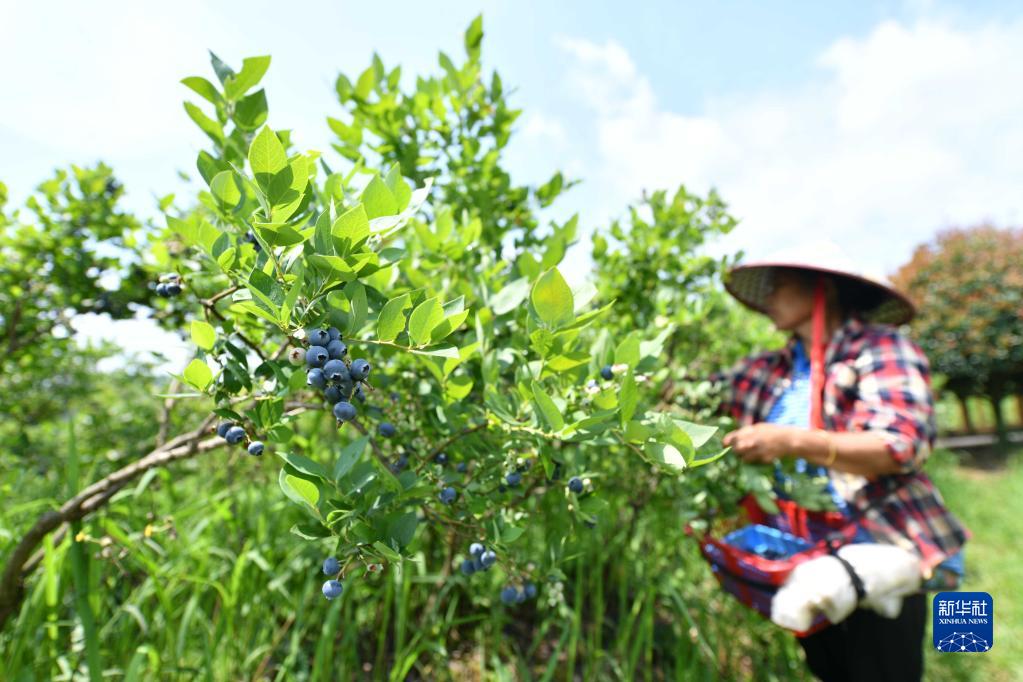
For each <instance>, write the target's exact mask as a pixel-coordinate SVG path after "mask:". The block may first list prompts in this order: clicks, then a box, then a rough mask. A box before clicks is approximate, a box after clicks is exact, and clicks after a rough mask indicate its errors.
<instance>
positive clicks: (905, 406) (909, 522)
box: [711, 317, 971, 577]
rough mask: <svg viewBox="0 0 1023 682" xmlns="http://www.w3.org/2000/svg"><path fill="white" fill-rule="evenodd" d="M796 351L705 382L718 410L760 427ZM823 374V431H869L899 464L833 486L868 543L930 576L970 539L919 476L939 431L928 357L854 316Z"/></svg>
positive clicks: (836, 480) (842, 477)
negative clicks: (718, 391)
mask: <svg viewBox="0 0 1023 682" xmlns="http://www.w3.org/2000/svg"><path fill="white" fill-rule="evenodd" d="M795 343H796V336H795V335H793V336H792V337H791V338H790V339H789V341H788V343H787V344H786V345H785V346H784V347H783V348H780V349H778V350H773V351H767V352H763V353H759V354H757V355H753V356H750V357H747V358H745V359H743V360H741V361H740V362H739V363H738V364H736V365H735V366H734V367H733V368H731V369H730V370H726V371H723V372H718V373H716V374H714V375H712V377H711V380H712V381H721V382H725V384H726V386H730V387H731V389H732V390H731V391H730V392H726V396H725V401H724V402H723V404H722V407H721V409H722V411H726V412H727V413H728V414H731V416H733V417H734V418H735V419H736V420H737V421H738V423H739V424H740V425H742V426H744V425H747V424H753V423H756V422H762V421H766V419H767V415H768V414H769V413H770V411H771V407H772V406H773V405H774V403H775V401H776V400H777V399H778V397H779V396H780V395H781V394H782V393H783V392H784V391H785V389H786V387H787V386H788V384H789V382H790V379H789V376H790V373H791V371H792V353H793V346H794V345H795ZM824 366H825V367H826V371H825V381H824V402H823V410H822V411H823V418H824V426H825V428H826V429H827V430H828V431H870V432H872V433H876V434H878V435H880V436H882V437H883V438H884V439H885V440H886V441H887V446H888V450H889V452H890V453H891V456H892V457H893V458H894V460H895V461H896V462H898V464H899V465H900V471H899V473H896V474H892V475H883V476H877V477H875V478H873V479H867V478H864V477H862V476H856V475H852V474H848V473H845V472H840V471H835V470H831V471H830V472H829V473H830V476H831V478H832V482H833V484H834V485H835V487H836V488H837V489H838V491H839V492H840V493H841V494H842V495H843V497H845V498H846V499H848V500H849V502H850V503H851V504H852V506H853V507H854V508H856V509H857V510H859V511H860V512H862V513H863V516H862V517H861V519H860V525H861V526H863V528H864V529H865V530H867V531H868V532H869V533H870V534H871V535H872V536H873V537H874V539H875V540H877V541H878V542H886V543H889V544H894V545H899V546H901V547H904V548H906V549H909V550H913V551H916V553H917V554H918V555H919V556H920V557H921V562H922V566H923V572H924V575H925V577H929V576H930V574H931V571H932V570H933V569H934V567H935V566H937V565H938V564H939V563H941V562H942V561H943V560H944V559H946V558H947V557H949V556H950V555H952V554H955V553H956V552H957V551H958V550H959V549H960V548H961V547H962V546H963V544H964V543H965V542H966V540H968V539H969V538H970V537H971V533H970V531H969V530H967V529H966V528H965V527H964V526H963V525H962V524H961V523H960V522H959V520H958V519H956V518H955V517H954V516H953V515H952V514H951V513H950V512H949V511H948V510H947V509H946V508H945V504H944V502H943V500H942V498H941V494H940V493H939V492H938V490H937V489H936V488H935V487H934V484H933V483H932V482H931V480H930V479H929V478H928V477H927V475H926V474H925V473H923V471H922V470H921V467H922V465H923V463H924V461H925V460H926V459H927V456H928V455H929V454H930V452H931V449H932V448H933V446H934V438H935V435H936V431H937V429H936V427H935V421H934V401H933V397H932V393H931V379H930V365H929V363H928V361H927V357H926V356H925V355H924V353H923V351H922V350H921V349H920V347H919V346H917V345H916V344H915V343H914V342H913V341H911V340H910V339H909V338H907V337H906V336H905V335H903V334H901V333H900V332H899V331H898V330H897V329H896V328H895V327H892V326H890V325H881V324H873V323H868V322H864V321H863V320H862V319H860V318H858V317H851V318H849V319H847V320H846V321H845V322H844V323H843V324H842V326H841V327H839V328H838V329H837V330H836V331H835V333H834V335H833V336H832V337H831V339H830V341H829V343H828V346H827V349H826V350H825V357H824Z"/></svg>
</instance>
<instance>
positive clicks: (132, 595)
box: [0, 452, 1023, 681]
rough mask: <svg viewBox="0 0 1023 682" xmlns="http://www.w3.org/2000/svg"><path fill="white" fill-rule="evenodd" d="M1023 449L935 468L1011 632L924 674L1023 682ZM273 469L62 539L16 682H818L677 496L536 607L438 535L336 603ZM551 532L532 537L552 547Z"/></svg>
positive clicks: (246, 467)
mask: <svg viewBox="0 0 1023 682" xmlns="http://www.w3.org/2000/svg"><path fill="white" fill-rule="evenodd" d="M1021 459H1023V458H1021V457H1020V456H1017V457H1015V458H1013V459H1012V461H1011V464H1010V466H1009V467H1008V468H1007V469H1006V470H1005V471H1003V472H997V473H978V472H974V471H972V470H967V469H963V468H961V467H958V466H957V464H956V462H955V460H954V458H953V456H952V455H951V454H950V453H946V452H941V453H936V454H935V457H934V461H933V462H932V465H931V466H930V470H931V472H932V474H933V477H934V479H935V480H936V482H937V483H938V485H939V487H940V488H941V490H942V492H943V493H944V495H945V498H946V500H947V502H948V504H949V505H950V506H951V507H952V509H953V510H955V511H956V512H957V513H958V514H959V515H960V516H961V518H963V520H964V521H965V522H966V524H967V525H968V526H969V527H970V528H971V529H972V530H973V532H974V534H975V537H974V539H973V541H972V542H971V543H970V545H969V550H968V551H969V554H968V569H969V571H970V575H969V578H968V580H967V582H966V584H965V585H964V586H963V589H970V590H972V589H976V590H984V591H987V592H990V593H991V594H992V595H994V597H995V604H996V614H997V615H996V618H997V625H996V635H995V638H996V643H995V647H994V649H993V650H992V651H991V652H990V653H989V654H984V655H973V656H969V657H967V656H956V655H950V654H937V653H929V654H928V658H927V665H928V679H932V680H959V679H963V680H988V679H995V680H999V679H1004V680H1008V679H1015V678H1017V677H1019V676H1021V675H1023V668H1021V667H1020V666H1021V664H1020V663H1019V662H1020V661H1023V647H1021V645H1020V644H1019V643H1018V637H1017V635H1020V634H1023V618H1021V616H1020V613H1019V611H1018V608H1017V607H1016V605H1015V604H1014V603H1013V602H1014V599H1015V597H1014V595H1015V589H1016V586H1017V585H1019V584H1020V580H1021V578H1023V570H1021V566H1020V564H1019V561H1018V555H1017V553H1015V552H1014V551H1013V548H1014V546H1015V545H1014V541H1015V535H1014V531H1015V529H1016V528H1018V527H1019V523H1018V518H1019V517H1020V513H1021V512H1023V462H1021ZM189 471H191V472H192V473H191V474H189V473H188V472H189ZM6 475H7V476H12V475H13V474H12V473H10V471H9V470H8V473H7V474H6ZM274 478H275V468H274V464H273V462H271V461H269V460H268V459H267V460H265V461H261V462H260V463H258V464H253V462H252V460H251V459H250V458H245V457H243V456H241V455H230V456H229V455H227V454H224V453H218V454H215V455H213V456H212V457H211V458H210V459H208V460H206V461H203V462H191V463H188V464H185V465H182V466H179V467H177V468H176V469H175V470H174V472H161V473H160V474H158V475H157V476H155V477H154V478H152V479H151V480H150V481H149V482H148V485H147V486H138V487H136V488H132V489H130V490H126V491H123V492H122V493H121V494H120V495H119V496H118V497H117V498H115V501H114V503H113V504H112V505H111V507H110V508H109V509H108V510H107V511H106V512H104V513H103V514H102V515H100V516H98V517H96V518H93V519H91V520H89V521H87V522H86V523H84V524H83V528H82V530H83V533H84V535H85V538H84V540H83V542H82V543H81V546H82V547H83V548H84V549H85V554H86V555H87V561H85V562H77V563H76V562H73V561H72V555H71V548H72V544H71V541H70V539H68V540H65V541H64V542H63V543H61V544H60V545H59V546H57V547H52V548H50V549H49V551H48V553H47V556H46V560H45V561H44V563H43V565H42V567H41V568H40V570H39V571H38V572H37V574H36V575H35V576H34V578H33V580H32V581H31V582H30V583H29V586H28V598H27V600H26V603H25V606H24V608H23V609H22V611H21V613H20V614H19V616H18V617H17V619H15V620H14V621H12V622H10V623H8V626H7V628H6V629H5V630H4V632H3V633H0V652H2V654H0V655H2V657H3V661H2V664H3V665H2V669H3V670H4V671H5V675H4V677H3V679H5V680H8V679H9V680H35V679H54V680H68V679H87V677H88V675H87V669H88V666H87V661H88V660H89V658H90V657H91V658H92V659H93V660H96V654H95V653H93V654H92V656H90V655H89V646H88V645H89V644H90V643H91V642H95V641H98V642H99V643H100V651H99V653H98V659H99V660H100V661H101V662H102V665H103V667H104V677H105V678H106V679H128V680H151V679H159V680H193V679H199V680H218V681H219V680H234V679H260V680H334V679H338V680H347V679H391V680H404V679H440V680H444V679H457V680H465V679H470V680H471V679H487V680H563V679H573V678H574V679H586V680H589V679H610V680H616V679H618V680H626V679H628V680H631V679H636V680H662V679H663V680H718V679H728V680H733V679H734V680H744V679H754V680H801V679H809V675H808V674H807V673H806V671H805V670H804V665H803V662H802V654H801V652H800V651H799V647H798V645H797V644H796V643H795V641H794V639H793V638H792V637H791V636H789V635H787V634H786V633H784V632H782V631H780V630H779V629H778V628H776V627H774V626H773V625H771V624H770V623H768V622H766V621H764V620H763V619H761V618H760V617H759V616H757V615H755V614H753V613H751V612H750V611H749V610H748V609H746V608H745V607H743V606H741V605H740V604H738V603H737V602H735V601H734V600H733V599H732V598H731V597H730V596H728V595H726V594H723V593H722V592H721V591H720V590H719V589H718V587H717V584H716V583H715V581H714V580H713V578H712V577H711V575H710V572H709V570H708V569H707V567H706V565H705V564H704V563H703V562H702V560H701V559H700V558H699V556H698V554H697V551H696V547H695V545H694V543H693V542H692V541H691V540H689V539H688V538H686V537H685V536H684V535H683V534H682V532H681V528H679V525H678V523H677V518H678V516H677V514H678V504H681V503H677V502H672V501H670V500H664V499H661V500H660V501H658V502H657V503H656V504H650V505H648V506H647V507H644V508H642V510H641V513H639V514H638V515H636V516H634V517H630V516H629V515H628V513H627V512H623V514H624V516H623V518H624V519H625V522H624V523H621V524H620V525H618V526H615V527H612V528H601V529H598V530H595V531H585V530H580V531H579V534H577V536H576V537H574V539H573V541H572V544H571V545H570V546H569V547H567V548H566V555H568V556H570V557H572V558H571V559H570V560H569V561H568V563H567V565H566V567H565V574H566V575H565V580H564V581H563V583H562V584H561V592H560V597H559V590H558V588H557V587H556V586H555V585H554V584H544V585H541V590H540V597H539V601H538V602H537V603H535V604H534V603H527V604H525V605H523V606H521V607H518V608H517V609H516V610H514V611H509V610H508V609H505V608H504V607H502V606H501V605H500V604H499V602H498V600H497V599H496V596H497V591H498V589H499V587H500V585H501V583H502V581H503V576H502V575H501V574H500V571H493V572H490V573H488V574H482V575H477V576H473V577H472V578H465V577H463V576H461V575H460V574H458V573H457V572H456V573H455V575H453V576H449V577H445V576H443V575H442V574H441V571H442V570H443V568H444V566H443V564H444V561H443V555H437V556H435V554H437V552H434V554H428V553H427V552H426V551H425V548H444V547H445V540H446V538H445V536H443V535H437V536H433V535H431V534H433V533H441V532H442V531H440V530H437V529H433V528H429V527H427V528H424V529H422V530H421V532H423V533H426V534H428V535H427V536H425V537H423V538H422V540H423V541H422V542H421V543H420V547H422V548H424V549H423V550H420V551H419V553H418V554H417V555H416V556H415V558H414V560H413V561H410V562H407V563H406V564H405V565H404V567H403V568H402V569H401V570H397V569H393V568H389V569H388V570H387V571H385V572H384V573H383V574H369V573H365V574H363V573H361V572H357V573H356V575H355V576H353V577H352V578H351V579H349V580H348V581H347V583H346V590H345V594H344V596H343V597H342V598H341V599H339V600H337V601H336V602H332V603H328V602H326V601H325V600H324V599H323V598H322V596H321V595H320V593H319V586H320V583H321V582H322V580H323V576H321V575H320V574H319V563H320V561H321V560H322V555H323V553H324V552H326V551H327V547H326V546H323V547H320V546H312V545H310V544H309V543H304V542H301V541H299V539H298V538H296V537H294V536H293V535H291V534H290V533H289V531H288V529H289V528H290V527H291V526H292V524H294V523H295V522H296V521H298V520H300V514H301V512H300V510H298V509H297V508H296V507H295V506H294V505H290V504H288V503H287V502H286V501H285V500H284V499H283V497H282V496H281V495H280V493H279V491H278V489H277V487H276V485H275V482H274ZM46 494H47V493H46V491H41V490H37V491H31V490H29V489H22V492H21V493H20V495H21V496H20V497H19V498H16V500H15V502H17V504H12V505H9V506H5V507H4V508H3V510H0V527H2V528H4V529H5V530H6V531H8V533H9V532H10V531H11V530H12V529H13V528H23V527H25V526H26V525H27V523H28V517H29V516H31V514H34V513H37V511H38V510H37V509H34V508H31V507H29V508H28V509H29V510H31V511H30V512H29V511H26V507H25V503H26V502H28V501H29V500H31V499H35V498H36V497H41V496H44V495H46ZM48 494H49V495H50V496H56V495H57V494H58V491H56V490H53V491H50V492H49V493H48ZM542 532H543V529H542V528H531V529H530V531H529V533H528V534H527V535H526V536H524V537H523V538H521V539H520V540H519V541H518V542H520V543H529V546H530V547H534V548H537V552H542V550H540V549H539V548H540V547H542V546H543V545H544V538H543V536H542ZM73 564H74V565H77V567H78V570H77V571H73V570H72V566H73ZM83 569H84V571H83ZM86 605H87V606H88V608H86ZM90 612H91V614H92V616H93V620H94V622H95V629H96V632H95V633H92V634H90V630H91V628H90V627H89V625H88V622H87V621H88V619H89V615H88V614H89V613H90ZM83 615H84V616H85V618H84V620H83V618H82V616H83ZM927 637H928V638H929V637H930V633H929V631H928V635H927ZM1014 665H1015V666H1016V667H1015V668H1013V666H1014Z"/></svg>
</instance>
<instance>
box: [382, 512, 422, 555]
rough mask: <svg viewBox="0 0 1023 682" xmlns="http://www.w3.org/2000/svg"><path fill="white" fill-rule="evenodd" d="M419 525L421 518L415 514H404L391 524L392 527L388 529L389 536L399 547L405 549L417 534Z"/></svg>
mask: <svg viewBox="0 0 1023 682" xmlns="http://www.w3.org/2000/svg"><path fill="white" fill-rule="evenodd" d="M418 524H419V518H418V516H417V515H416V513H415V512H406V513H405V514H402V515H401V516H399V517H398V518H396V519H395V520H394V521H392V522H391V525H390V527H389V528H388V529H387V535H388V537H390V538H391V539H392V540H393V541H394V542H396V543H397V544H398V546H399V547H405V546H406V545H408V544H409V543H410V542H412V538H413V537H415V534H416V526H417V525H418Z"/></svg>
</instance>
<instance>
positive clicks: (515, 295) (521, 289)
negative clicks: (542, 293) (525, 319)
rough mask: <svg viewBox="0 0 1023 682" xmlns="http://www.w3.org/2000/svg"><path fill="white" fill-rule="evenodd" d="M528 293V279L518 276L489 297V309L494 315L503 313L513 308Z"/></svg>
mask: <svg viewBox="0 0 1023 682" xmlns="http://www.w3.org/2000/svg"><path fill="white" fill-rule="evenodd" d="M527 295H529V279H528V278H526V277H519V278H518V279H516V280H513V281H511V282H509V283H508V284H505V285H504V287H503V288H502V289H501V290H500V291H499V292H497V294H496V295H495V296H494V297H493V298H491V299H490V309H491V310H493V311H494V314H495V315H504V314H505V313H508V312H511V311H512V310H515V309H516V308H518V307H519V306H520V305H522V302H523V301H524V300H526V296H527Z"/></svg>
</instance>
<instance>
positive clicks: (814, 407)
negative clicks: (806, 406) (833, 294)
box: [810, 275, 824, 429]
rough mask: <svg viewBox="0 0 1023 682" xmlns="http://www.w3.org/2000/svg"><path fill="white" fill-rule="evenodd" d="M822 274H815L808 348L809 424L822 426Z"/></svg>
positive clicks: (821, 427) (816, 427) (817, 426)
mask: <svg viewBox="0 0 1023 682" xmlns="http://www.w3.org/2000/svg"><path fill="white" fill-rule="evenodd" d="M823 392H824V275H817V285H816V287H815V288H814V292H813V342H812V345H811V348H810V426H811V427H812V428H815V429H823V428H824V417H823V414H822V412H821V400H822V394H823Z"/></svg>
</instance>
